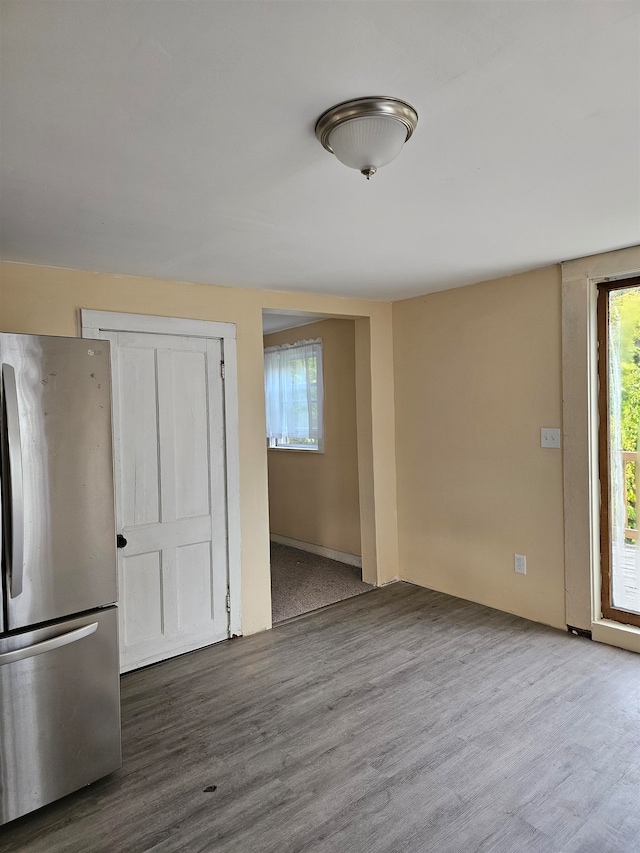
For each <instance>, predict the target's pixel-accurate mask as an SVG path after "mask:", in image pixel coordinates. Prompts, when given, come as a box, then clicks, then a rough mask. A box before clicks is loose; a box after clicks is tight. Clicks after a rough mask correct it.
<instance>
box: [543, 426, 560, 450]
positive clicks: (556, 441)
mask: <svg viewBox="0 0 640 853" xmlns="http://www.w3.org/2000/svg"><path fill="white" fill-rule="evenodd" d="M540 447H560V430H559V429H555V428H552V427H542V429H541V430H540Z"/></svg>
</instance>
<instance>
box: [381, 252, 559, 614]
mask: <svg viewBox="0 0 640 853" xmlns="http://www.w3.org/2000/svg"><path fill="white" fill-rule="evenodd" d="M393 330H394V342H395V346H394V353H395V401H396V437H397V444H396V447H397V455H396V464H397V474H398V519H399V524H398V533H399V550H400V573H401V577H403V578H406V579H407V580H411V581H413V582H415V583H418V584H421V585H423V586H427V587H431V588H433V589H437V590H442V591H444V592H448V593H450V594H452V595H457V596H460V597H461V598H467V599H471V600H474V601H478V602H481V603H483V604H487V605H489V606H491V607H496V608H499V609H501V610H505V611H508V612H513V613H517V614H519V615H520V616H524V617H526V618H529V619H534V620H536V621H539V622H545V623H548V624H550V625H554V626H557V627H559V628H562V627H564V625H565V614H564V546H563V491H562V457H561V451H560V450H549V449H542V448H541V447H540V429H541V427H561V416H562V393H561V275H560V268H559V267H556V266H554V267H550V268H546V269H542V270H537V271H533V272H530V273H526V274H523V275H518V276H512V277H510V278H504V279H500V280H497V281H488V282H484V283H482V284H477V285H473V286H471V287H464V288H459V289H456V290H449V291H445V292H442V293H435V294H430V295H428V296H425V297H420V298H417V299H410V300H405V301H403V302H398V303H395V304H394V306H393ZM514 553H518V554H525V555H526V558H527V574H526V576H521V575H517V574H515V572H514V570H513V555H514Z"/></svg>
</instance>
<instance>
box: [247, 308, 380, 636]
mask: <svg viewBox="0 0 640 853" xmlns="http://www.w3.org/2000/svg"><path fill="white" fill-rule="evenodd" d="M263 331H264V347H265V395H266V398H267V399H266V411H267V444H268V451H267V457H268V477H269V534H270V542H271V545H270V552H271V608H272V621H273V623H274V624H275V623H278V622H282V621H283V620H285V619H290V618H294V617H296V616H300V615H301V614H303V613H308V612H310V611H312V610H316V609H318V608H320V607H325V606H326V605H328V604H334V603H335V602H337V601H342V600H343V599H345V598H349V597H350V596H352V595H358V594H360V593H362V592H366V591H367V590H370V589H372V588H373V586H372V584H366V583H364V582H363V580H362V547H361V537H360V495H359V478H358V425H357V406H356V350H355V322H354V320H349V319H341V318H332V317H329V316H320V317H317V318H314V317H312V316H308V315H297V316H296V315H290V314H272V313H267V312H263ZM283 420H284V421H285V424H286V425H283V424H282V421H283Z"/></svg>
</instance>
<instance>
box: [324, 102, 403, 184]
mask: <svg viewBox="0 0 640 853" xmlns="http://www.w3.org/2000/svg"><path fill="white" fill-rule="evenodd" d="M406 140H407V128H406V127H405V125H404V124H402V122H400V121H396V119H393V118H389V117H387V116H365V117H363V118H354V119H350V120H349V121H345V122H343V123H342V124H340V125H338V127H336V128H335V129H334V130H332V131H331V133H330V134H329V145H330V146H331V150H332V151H333V153H334V154H335V155H336V157H337V158H338V160H340V162H341V163H344V165H345V166H349V167H350V168H351V169H358V171H360V172H364V171H366V170H367V169H379V168H380V166H386V164H387V163H390V162H391V161H392V160H395V158H396V157H397V156H398V154H399V153H400V151H401V150H402V146H403V145H404V143H405V142H406Z"/></svg>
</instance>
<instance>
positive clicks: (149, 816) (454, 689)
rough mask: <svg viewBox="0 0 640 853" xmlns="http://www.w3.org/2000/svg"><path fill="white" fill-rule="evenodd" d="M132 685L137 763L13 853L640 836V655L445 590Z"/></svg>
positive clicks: (454, 849) (592, 846) (564, 850)
mask: <svg viewBox="0 0 640 853" xmlns="http://www.w3.org/2000/svg"><path fill="white" fill-rule="evenodd" d="M122 701H123V739H124V754H125V765H124V767H123V769H122V770H121V771H119V772H118V773H115V774H113V775H112V776H111V777H109V778H107V779H105V780H102V781H100V782H98V783H96V784H94V785H92V786H90V787H89V788H86V789H84V790H83V791H81V792H78V793H76V794H73V795H71V796H70V797H67V798H66V799H64V800H63V801H60V802H58V803H55V804H53V805H52V806H49V807H47V808H45V809H41V810H40V811H39V812H37V813H35V814H32V815H29V816H27V817H25V818H22V819H20V820H19V821H15V822H14V823H12V824H10V825H8V826H6V827H4V828H3V829H0V850H2V851H3V853H4V851H12V853H18V851H29V853H92V851H100V853H121V851H122V852H123V853H124V851H126V853H143V851H154V853H174V851H176V852H177V851H179V853H204V851H216V853H276V851H277V853H303V851H304V852H305V853H306V851H309V853H311V851H312V853H418V852H419V851H420V853H422V851H429V853H474V851H487V853H538V851H540V853H543V851H544V853H634V851H638V850H640V657H639V656H636V655H633V654H632V653H630V652H625V651H621V650H617V649H612V648H608V647H606V646H603V645H599V644H597V643H592V642H589V641H588V640H584V639H581V638H577V637H571V636H569V635H568V634H565V633H562V632H560V631H556V630H553V629H551V628H546V627H544V626H541V625H537V624H534V623H532V622H527V621H525V620H522V619H519V618H517V617H515V616H509V615H508V614H505V613H500V612H498V611H495V610H490V609H488V608H484V607H481V606H479V605H476V604H471V603H469V602H465V601H460V600H459V599H455V598H451V597H449V596H446V595H442V594H440V593H435V592H430V591H428V590H423V589H419V588H417V587H414V586H411V585H408V584H402V583H398V584H394V585H392V586H389V587H385V588H383V589H379V590H375V591H373V592H369V593H365V594H364V595H360V596H357V597H356V598H351V599H349V600H347V601H343V602H341V603H339V604H337V605H335V606H333V607H330V608H328V609H326V610H323V611H319V612H317V613H314V614H312V615H310V616H307V617H302V618H300V619H298V620H295V621H292V622H288V623H285V624H283V625H282V626H280V627H278V628H276V629H274V630H273V631H271V632H267V633H263V634H259V635H255V636H253V637H247V638H244V639H239V640H233V641H228V642H225V643H222V644H219V645H217V646H215V647H212V648H210V649H206V650H203V651H199V652H194V653H192V654H189V655H186V656H184V657H182V658H177V659H174V660H172V661H169V662H166V663H163V664H159V665H157V666H154V667H150V668H148V669H146V670H142V671H139V672H136V673H131V674H129V675H127V676H125V677H124V678H123V679H122ZM209 788H215V790H207V789H209Z"/></svg>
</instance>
